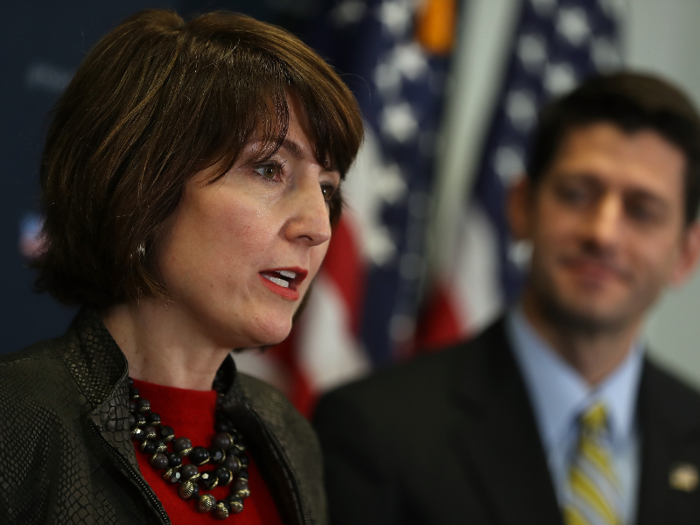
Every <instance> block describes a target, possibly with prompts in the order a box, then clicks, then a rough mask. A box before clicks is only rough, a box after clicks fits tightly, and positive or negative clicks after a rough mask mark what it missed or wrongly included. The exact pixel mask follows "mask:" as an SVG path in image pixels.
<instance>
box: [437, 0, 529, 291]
mask: <svg viewBox="0 0 700 525" xmlns="http://www.w3.org/2000/svg"><path fill="white" fill-rule="evenodd" d="M520 4H521V0H516V1H510V0H508V1H501V0H499V1H494V0H470V1H464V2H463V4H462V9H461V12H460V20H459V35H458V40H457V48H456V50H455V54H454V58H453V63H452V71H451V73H450V75H451V78H450V81H449V84H448V91H447V95H446V96H447V99H446V103H445V107H444V115H445V116H444V117H443V123H442V129H441V131H440V139H439V140H438V154H437V161H436V180H435V189H434V193H433V199H432V213H431V220H430V224H429V225H428V230H427V231H428V241H427V242H428V268H429V269H428V273H429V275H435V273H436V272H438V271H439V269H440V268H443V267H444V265H446V264H449V261H450V259H451V257H450V253H451V249H450V248H451V247H453V245H454V242H455V239H456V238H457V236H458V235H457V231H458V226H459V221H460V218H461V213H460V212H461V210H462V209H463V208H464V203H465V201H466V200H467V198H468V195H469V193H470V191H471V186H472V182H473V179H474V177H475V176H476V171H477V169H478V168H479V166H478V162H479V160H480V159H481V149H482V147H483V145H484V141H485V135H486V133H487V131H488V126H489V123H490V119H491V117H492V114H493V109H494V108H493V106H494V104H495V103H496V99H497V97H498V95H499V90H498V86H499V85H500V82H501V80H502V77H503V75H504V74H505V69H506V67H507V65H508V64H507V60H508V58H509V51H510V46H511V44H512V42H511V40H512V34H513V29H514V27H515V24H516V23H517V18H518V13H519V11H520ZM428 282H429V281H428Z"/></svg>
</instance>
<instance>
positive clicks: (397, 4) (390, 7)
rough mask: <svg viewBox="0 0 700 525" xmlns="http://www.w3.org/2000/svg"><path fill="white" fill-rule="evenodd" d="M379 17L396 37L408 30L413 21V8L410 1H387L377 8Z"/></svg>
mask: <svg viewBox="0 0 700 525" xmlns="http://www.w3.org/2000/svg"><path fill="white" fill-rule="evenodd" d="M377 18H378V19H379V21H380V22H381V23H382V25H383V26H384V27H385V28H386V29H387V30H388V31H389V33H390V34H391V35H393V36H394V37H395V38H396V37H399V36H402V35H405V34H406V33H407V32H408V30H409V28H410V26H411V22H412V21H413V9H412V8H411V6H410V5H409V3H408V2H401V1H396V0H391V1H385V2H382V4H381V5H380V6H379V8H378V9H377Z"/></svg>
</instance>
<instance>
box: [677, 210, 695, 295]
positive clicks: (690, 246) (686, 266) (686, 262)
mask: <svg viewBox="0 0 700 525" xmlns="http://www.w3.org/2000/svg"><path fill="white" fill-rule="evenodd" d="M681 243H682V244H681V248H680V253H679V255H678V260H677V261H676V267H675V269H674V271H673V273H672V274H671V284H672V285H676V286H678V285H680V284H683V283H684V282H685V281H686V280H688V278H689V277H690V276H691V275H692V274H693V271H694V270H695V268H696V267H697V265H698V260H699V259H700V223H698V221H693V222H692V223H691V224H690V225H688V226H687V227H686V230H685V232H684V233H683V239H682V240H681Z"/></svg>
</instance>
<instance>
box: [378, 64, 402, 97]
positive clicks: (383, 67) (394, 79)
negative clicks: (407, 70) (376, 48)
mask: <svg viewBox="0 0 700 525" xmlns="http://www.w3.org/2000/svg"><path fill="white" fill-rule="evenodd" d="M374 83H375V85H376V86H377V89H378V90H379V93H380V94H381V95H382V96H383V97H384V98H385V99H392V98H394V97H396V96H397V95H398V94H399V92H400V90H401V72H400V71H399V70H398V69H396V68H395V67H393V65H392V64H391V63H389V62H380V63H379V64H377V67H376V68H375V70H374Z"/></svg>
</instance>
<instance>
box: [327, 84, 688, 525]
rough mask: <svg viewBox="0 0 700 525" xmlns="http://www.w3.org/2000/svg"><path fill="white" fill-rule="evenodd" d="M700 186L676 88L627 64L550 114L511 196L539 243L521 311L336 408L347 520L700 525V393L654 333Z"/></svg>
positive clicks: (677, 274)
mask: <svg viewBox="0 0 700 525" xmlns="http://www.w3.org/2000/svg"><path fill="white" fill-rule="evenodd" d="M699 199H700V118H699V117H698V114H697V112H696V110H695V109H694V108H693V106H692V105H691V103H690V102H689V101H688V100H687V99H686V97H685V96H684V95H683V94H681V93H680V92H678V91H677V90H676V89H675V88H674V87H672V86H670V85H668V84H667V83H665V82H663V81H661V80H659V79H656V78H653V77H649V76H645V75H639V74H631V73H620V74H616V75H612V76H605V77H598V78H594V79H592V80H590V81H588V82H586V83H585V84H584V85H582V86H581V87H580V88H578V89H577V90H575V91H574V92H573V93H571V94H569V95H567V96H566V97H564V98H562V99H560V100H558V101H556V102H554V103H553V104H552V105H550V106H549V107H548V108H546V109H545V110H544V111H543V113H542V114H541V118H540V125H539V128H538V130H537V132H536V135H535V139H534V142H533V148H532V151H531V158H530V161H529V166H528V177H527V178H526V179H524V180H523V181H521V182H520V183H518V184H516V186H515V187H514V188H513V190H512V192H511V196H510V200H509V219H510V222H511V227H512V231H513V234H514V236H515V237H516V238H518V239H523V240H529V241H530V242H531V244H532V259H531V263H530V268H529V271H528V275H527V279H526V285H525V289H524V292H523V295H522V298H521V300H520V302H519V304H518V305H517V306H516V307H514V308H513V309H512V310H510V311H509V312H508V313H507V315H505V316H504V318H502V319H500V320H498V321H497V322H496V323H495V324H494V325H492V326H491V327H489V328H488V329H487V330H486V331H485V332H484V333H483V334H481V335H480V336H478V337H476V338H475V339H473V340H471V341H469V342H466V343H462V344H459V345H457V346H455V347H453V348H450V349H446V350H444V351H442V352H439V353H436V354H432V355H429V356H427V357H423V358H419V359H417V360H415V361H413V362H412V363H409V364H407V365H403V366H400V367H396V368H394V369H389V370H386V371H383V372H380V373H378V374H376V375H375V376H373V377H371V378H369V379H367V380H364V381H362V382H360V383H358V384H354V385H350V386H347V387H345V388H342V389H340V390H338V391H336V392H333V393H331V394H328V395H327V396H326V397H324V398H323V399H322V400H321V401H320V403H319V406H318V410H317V414H316V421H315V423H316V427H317V430H318V432H319V435H320V438H321V442H322V446H323V448H324V452H325V455H326V484H327V489H328V494H329V503H330V509H331V519H332V523H333V524H334V525H345V524H353V525H357V524H362V525H373V524H382V525H393V524H401V525H404V524H419V523H420V524H432V525H452V524H455V525H456V524H461V525H465V524H469V525H480V524H494V525H495V524H503V525H515V524H518V525H527V524H537V525H549V524H556V525H562V524H563V525H573V524H589V523H591V524H593V523H596V524H598V523H605V524H632V523H638V524H644V525H660V524H664V525H666V524H676V523H679V524H680V523H689V524H690V523H700V487H698V468H700V396H699V395H698V394H697V393H696V392H694V391H693V390H691V389H690V388H688V387H686V386H684V385H683V384H681V383H680V382H679V381H678V380H676V379H674V378H673V377H672V376H670V375H669V374H668V373H666V372H664V371H662V370H660V369H659V368H658V367H657V366H656V365H654V364H652V363H651V362H650V361H649V360H648V358H647V357H645V356H644V348H643V346H644V345H643V342H642V341H641V339H640V338H641V329H642V324H643V320H644V317H645V314H646V313H647V312H648V310H649V308H650V307H651V305H652V304H653V303H654V301H655V300H656V299H657V298H658V296H659V294H660V293H661V292H662V291H663V290H664V288H665V287H666V286H667V285H674V284H679V283H681V282H682V281H683V280H684V279H685V278H686V277H688V276H689V275H690V273H691V272H692V270H693V268H694V266H695V264H696V262H697V260H698V256H699V253H700V226H699V225H698V224H697V223H696V222H695V216H696V213H697V208H698V200H699ZM699 350H700V349H699Z"/></svg>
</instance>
